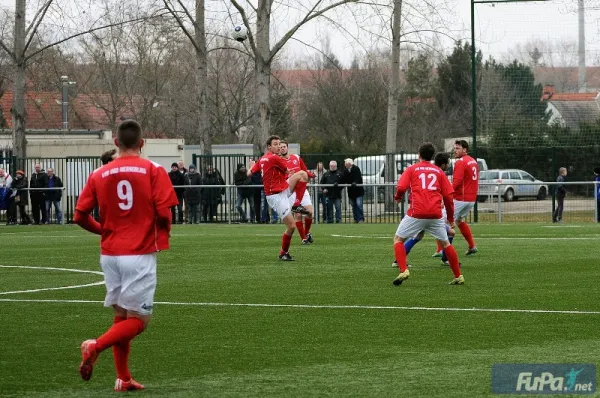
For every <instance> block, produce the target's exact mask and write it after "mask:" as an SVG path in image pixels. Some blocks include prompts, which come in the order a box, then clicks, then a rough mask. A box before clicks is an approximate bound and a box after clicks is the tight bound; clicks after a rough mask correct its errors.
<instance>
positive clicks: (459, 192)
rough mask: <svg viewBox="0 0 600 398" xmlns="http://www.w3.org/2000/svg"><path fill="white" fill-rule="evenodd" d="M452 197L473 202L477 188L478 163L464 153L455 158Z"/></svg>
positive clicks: (475, 198)
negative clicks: (460, 156)
mask: <svg viewBox="0 0 600 398" xmlns="http://www.w3.org/2000/svg"><path fill="white" fill-rule="evenodd" d="M452 188H454V199H455V200H460V201H462V202H475V201H476V200H477V190H478V189H479V165H478V164H477V161H476V160H475V159H473V158H472V157H470V156H469V155H465V156H463V157H462V158H460V159H456V162H455V163H454V173H453V176H452Z"/></svg>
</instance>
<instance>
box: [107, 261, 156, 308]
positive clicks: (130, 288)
mask: <svg viewBox="0 0 600 398" xmlns="http://www.w3.org/2000/svg"><path fill="white" fill-rule="evenodd" d="M100 266H101V267H102V271H104V284H105V285H106V298H105V299H104V306H105V307H112V306H113V305H118V306H119V307H121V308H124V309H126V310H127V311H133V312H137V313H138V314H141V315H150V314H152V308H153V306H154V292H155V291H156V253H152V254H141V255H133V256H105V255H102V256H100Z"/></svg>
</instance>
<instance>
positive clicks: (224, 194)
mask: <svg viewBox="0 0 600 398" xmlns="http://www.w3.org/2000/svg"><path fill="white" fill-rule="evenodd" d="M557 185H559V184H558V183H556V182H541V181H535V182H527V183H510V182H504V181H503V182H486V181H481V182H480V186H479V195H478V203H477V206H476V210H477V212H478V216H479V221H480V222H488V223H496V222H497V223H506V222H548V223H549V222H552V221H553V219H554V218H555V217H554V216H553V214H554V213H555V211H556V210H557V209H558V208H559V205H560V204H561V202H563V211H562V215H561V217H559V219H556V221H557V222H558V221H563V222H567V223H568V222H578V223H579V222H598V218H599V216H600V200H599V198H598V196H597V191H598V184H597V183H594V182H565V183H564V185H565V186H566V190H567V193H566V197H565V198H564V201H561V200H560V198H559V197H558V195H557V193H556V189H555V187H556V186H557ZM349 186H351V185H348V184H340V185H321V184H311V185H309V186H308V188H307V192H308V194H309V195H310V197H311V199H312V203H313V207H314V218H315V222H317V223H354V222H356V221H358V220H355V217H354V213H353V211H352V204H351V201H350V200H349V198H348V194H347V191H346V190H347V188H348V187H349ZM362 186H363V187H365V192H366V194H365V196H363V197H362V202H363V203H362V210H363V214H364V221H365V222H367V223H398V222H400V220H401V218H402V217H403V215H404V212H405V211H406V210H407V209H408V197H409V195H405V199H404V201H403V202H402V203H400V204H398V203H396V202H394V201H393V193H394V191H395V186H396V184H393V183H389V184H363V185H362ZM542 187H543V188H546V189H545V195H543V196H540V195H539V190H540V188H542ZM176 188H179V189H183V190H184V194H183V203H182V206H181V207H182V208H181V210H182V212H181V214H179V211H178V209H177V208H175V209H174V212H173V213H174V216H175V217H174V220H175V221H176V222H181V223H183V222H185V223H191V222H197V223H200V222H202V223H204V222H207V223H209V222H218V223H240V222H245V221H246V220H247V222H254V223H277V222H281V221H280V219H279V217H278V215H277V214H274V213H273V211H271V210H270V209H268V206H267V203H266V197H265V196H264V190H263V189H262V186H258V185H245V186H242V187H241V188H242V190H240V187H238V186H235V185H194V186H190V185H186V186H179V187H176ZM324 188H328V189H329V190H330V194H324V193H323V189H324ZM244 189H245V190H247V192H248V191H249V192H248V194H247V195H243V196H242V198H241V200H240V196H239V194H240V193H243V192H244ZM332 189H335V190H339V194H338V195H331V190H332ZM509 189H513V193H512V194H509V193H508V190H509ZM48 190H54V191H56V190H60V191H61V192H62V193H63V196H62V200H61V201H60V202H59V203H58V206H59V209H60V211H61V212H62V213H63V217H62V219H63V221H64V222H65V223H71V222H72V220H73V213H74V209H75V205H76V201H77V198H78V195H77V196H71V195H69V187H64V188H51V189H48V188H46V189H44V188H28V189H26V190H22V191H26V192H28V193H29V194H28V198H27V199H28V200H27V202H28V203H27V205H26V206H25V207H24V210H25V211H26V212H27V213H28V214H29V215H30V216H31V215H32V214H31V213H32V210H33V206H32V205H33V203H32V200H31V197H30V196H31V195H30V192H31V191H42V192H44V191H48ZM382 192H383V193H384V194H383V195H382V194H381V193H382ZM238 204H239V209H241V211H240V210H238V206H237V205H238ZM44 205H45V199H44ZM3 210H6V211H1V212H0V217H1V220H2V221H5V222H6V221H8V216H9V215H10V210H9V209H7V208H4V209H3ZM49 210H50V213H49V214H48V217H47V221H48V222H49V223H56V222H58V218H57V212H56V208H55V207H54V204H53V203H50V209H49ZM180 215H181V217H180ZM473 219H474V211H473V212H471V214H470V216H469V219H468V221H473Z"/></svg>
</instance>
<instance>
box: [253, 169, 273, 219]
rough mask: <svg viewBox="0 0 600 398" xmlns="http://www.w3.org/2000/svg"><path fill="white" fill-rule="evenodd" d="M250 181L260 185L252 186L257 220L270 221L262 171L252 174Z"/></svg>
mask: <svg viewBox="0 0 600 398" xmlns="http://www.w3.org/2000/svg"><path fill="white" fill-rule="evenodd" d="M251 160H252V159H251ZM250 181H251V183H252V184H251V185H254V186H257V185H259V186H260V187H253V188H251V189H252V196H253V199H254V215H255V217H256V222H257V223H260V224H265V223H268V222H269V220H268V218H269V217H268V211H267V210H268V209H267V208H266V207H265V206H267V197H266V196H265V189H264V188H263V187H262V185H263V180H262V175H261V174H260V173H254V174H252V176H251V177H250Z"/></svg>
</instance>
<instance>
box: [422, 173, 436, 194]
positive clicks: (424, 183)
mask: <svg viewBox="0 0 600 398" xmlns="http://www.w3.org/2000/svg"><path fill="white" fill-rule="evenodd" d="M419 178H420V179H421V188H423V189H428V190H430V191H436V190H437V188H436V186H435V183H436V182H437V176H436V175H435V174H427V176H425V174H424V173H423V174H419ZM427 180H430V181H429V185H427Z"/></svg>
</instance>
